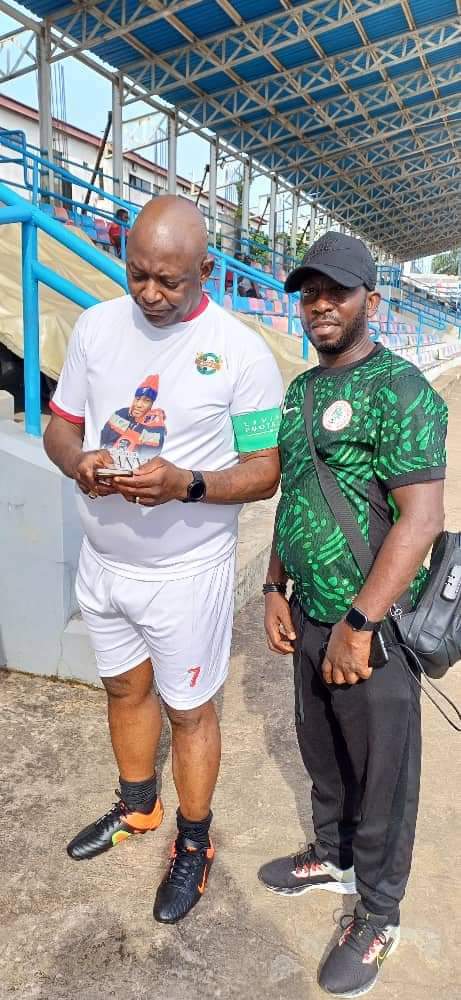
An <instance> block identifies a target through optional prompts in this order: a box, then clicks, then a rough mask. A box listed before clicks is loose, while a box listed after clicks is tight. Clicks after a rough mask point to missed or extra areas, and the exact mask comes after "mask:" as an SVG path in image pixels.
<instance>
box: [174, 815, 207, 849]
mask: <svg viewBox="0 0 461 1000" xmlns="http://www.w3.org/2000/svg"><path fill="white" fill-rule="evenodd" d="M176 818H177V821H178V830H179V832H180V833H183V834H184V836H185V837H189V838H190V839H191V840H195V841H196V842H197V843H198V844H200V846H201V847H208V844H209V837H208V831H209V829H210V826H211V820H212V819H213V813H212V812H211V811H210V812H209V813H208V816H205V819H186V817H185V816H183V815H182V813H181V810H180V809H178V811H177V813H176Z"/></svg>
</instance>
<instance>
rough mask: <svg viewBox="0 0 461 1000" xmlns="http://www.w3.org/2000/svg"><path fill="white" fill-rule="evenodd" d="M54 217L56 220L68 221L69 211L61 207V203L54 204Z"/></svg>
mask: <svg viewBox="0 0 461 1000" xmlns="http://www.w3.org/2000/svg"><path fill="white" fill-rule="evenodd" d="M54 217H55V219H57V220H58V222H69V213H68V211H67V209H66V208H63V207H62V206H61V205H56V208H55V210H54Z"/></svg>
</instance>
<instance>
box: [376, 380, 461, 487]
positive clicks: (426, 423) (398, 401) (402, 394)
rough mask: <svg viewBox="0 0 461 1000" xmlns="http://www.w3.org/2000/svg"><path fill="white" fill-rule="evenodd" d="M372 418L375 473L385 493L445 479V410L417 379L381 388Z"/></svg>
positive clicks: (428, 388) (427, 388) (441, 401)
mask: <svg viewBox="0 0 461 1000" xmlns="http://www.w3.org/2000/svg"><path fill="white" fill-rule="evenodd" d="M376 417H377V441H376V451H375V456H374V470H375V474H376V476H377V477H378V479H380V480H381V481H382V482H383V483H384V485H385V486H386V487H387V489H388V490H393V489H396V488H397V487H399V486H409V485H410V484H413V483H423V482H430V481H431V480H434V479H444V478H445V467H446V453H445V439H446V433H447V418H448V410H447V406H446V404H445V403H444V401H443V399H442V398H441V397H440V396H439V394H438V393H437V392H436V391H435V389H433V388H432V386H431V385H430V384H429V382H427V381H426V379H425V378H424V377H423V376H422V375H419V374H418V373H417V372H415V373H413V372H411V373H409V374H405V375H402V376H401V377H400V378H397V379H395V380H394V381H393V382H392V383H391V385H390V386H385V387H384V388H382V389H380V391H379V393H378V394H377V397H376Z"/></svg>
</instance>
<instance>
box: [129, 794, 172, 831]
mask: <svg viewBox="0 0 461 1000" xmlns="http://www.w3.org/2000/svg"><path fill="white" fill-rule="evenodd" d="M162 819H163V805H162V801H161V799H157V801H156V803H155V806H154V808H153V810H152V812H151V813H140V812H132V813H127V814H126V816H125V823H127V824H128V826H131V827H132V829H133V830H134V831H135V833H146V832H147V830H156V829H157V827H158V826H160V823H161V822H162Z"/></svg>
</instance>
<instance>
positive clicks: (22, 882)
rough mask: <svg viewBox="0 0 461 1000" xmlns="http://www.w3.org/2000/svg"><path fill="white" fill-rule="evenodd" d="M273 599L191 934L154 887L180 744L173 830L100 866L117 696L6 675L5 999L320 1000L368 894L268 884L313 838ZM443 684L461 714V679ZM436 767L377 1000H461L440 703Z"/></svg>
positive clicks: (247, 682)
mask: <svg viewBox="0 0 461 1000" xmlns="http://www.w3.org/2000/svg"><path fill="white" fill-rule="evenodd" d="M448 394H449V405H450V417H451V420H450V442H449V460H450V477H449V483H448V489H447V515H448V525H449V527H451V528H452V529H454V528H456V527H458V528H459V523H460V516H459V515H460V512H461V499H460V495H459V487H458V483H459V472H458V470H460V469H461V388H460V386H459V384H456V385H454V386H452V387H450V389H449V390H448ZM261 612H262V609H261V601H260V600H259V599H257V600H255V601H253V602H252V603H251V604H250V605H248V606H247V608H246V609H245V610H244V611H242V612H241V613H240V615H239V616H238V618H237V622H236V629H235V640H234V653H233V660H232V673H231V679H230V681H229V683H228V685H227V687H226V689H225V692H224V695H223V697H222V699H221V701H220V712H221V717H222V727H223V764H222V772H221V778H220V781H219V785H218V788H217V791H216V796H215V801H214V812H215V822H214V839H215V842H216V846H217V849H218V854H217V860H216V862H215V865H214V868H213V871H212V875H211V878H210V884H209V888H208V890H207V893H206V894H205V897H204V899H203V901H201V903H200V904H199V906H198V907H197V908H196V909H195V910H194V911H193V913H192V914H191V915H190V916H189V918H188V919H187V920H186V921H184V922H183V923H181V924H179V925H178V926H176V927H164V926H161V925H159V924H155V923H154V922H153V921H152V916H151V912H152V900H153V893H154V887H155V886H156V884H157V882H158V881H159V880H160V877H161V875H162V872H163V869H164V864H165V858H166V855H167V851H168V848H169V845H170V842H171V840H172V838H173V833H174V813H175V808H176V797H175V792H174V788H173V785H172V781H171V772H170V763H169V738H168V733H167V731H165V735H164V740H163V742H162V753H161V769H162V778H163V790H162V795H163V799H164V802H165V806H166V810H167V813H166V819H165V822H164V824H163V826H162V827H161V829H160V830H159V831H158V832H157V833H156V834H155V835H147V836H146V837H143V838H137V839H136V840H133V841H131V842H128V843H125V844H122V845H120V846H119V847H118V848H117V849H115V850H113V851H112V852H110V853H109V854H106V855H104V856H103V857H101V858H99V859H95V860H94V861H92V862H89V863H87V864H85V863H82V864H76V863H74V862H71V861H69V860H68V858H67V855H66V853H65V844H66V841H67V840H68V839H69V837H70V836H71V835H72V834H73V833H75V832H76V831H77V830H78V829H79V828H80V827H81V826H83V825H84V823H87V822H88V821H90V820H91V819H93V818H95V817H96V816H97V815H99V814H100V813H101V812H103V811H104V810H105V809H106V808H108V807H109V805H110V803H111V800H112V788H113V787H115V784H116V771H115V768H114V765H113V761H112V755H111V750H110V744H109V739H108V735H107V731H106V723H105V699H104V694H103V693H102V692H100V691H98V690H91V689H87V688H83V687H78V686H72V685H66V684H62V683H58V682H53V681H49V680H45V681H44V680H42V679H40V678H36V677H27V676H24V675H19V674H13V673H11V674H8V673H6V672H0V706H1V716H2V726H1V733H2V737H1V745H2V772H3V773H2V790H3V809H2V820H3V822H2V836H1V841H0V855H1V870H2V872H3V873H4V874H3V877H2V879H1V885H0V905H1V914H2V920H1V923H2V931H1V932H0V934H1V939H2V945H1V948H0V998H1V1000H4V998H10V997H11V998H18V1000H108V998H116V1000H140V998H142V997H149V998H153V997H157V998H159V1000H186V998H187V1000H214V998H216V1000H217V998H219V1000H234V998H235V1000H236V998H238V1000H301V998H302V1000H320V997H322V996H325V994H322V993H321V992H320V990H319V989H318V987H317V985H316V975H317V968H318V964H319V962H320V961H321V959H322V956H323V955H324V954H325V953H326V951H327V949H328V946H329V945H330V943H331V942H332V941H333V939H334V936H335V934H336V924H335V920H337V919H338V918H339V917H340V916H341V914H342V913H343V912H350V910H351V908H352V906H353V902H354V901H353V899H351V898H350V897H349V898H348V897H345V899H344V902H343V899H342V897H340V896H338V897H336V896H333V895H330V894H327V893H325V894H322V893H314V894H310V895H306V896H303V897H301V898H298V899H286V898H283V897H282V898H281V897H278V896H274V895H271V894H270V893H267V892H265V891H264V890H263V888H262V886H261V885H260V884H259V883H258V881H257V879H256V871H257V869H258V866H259V865H260V864H261V863H262V861H264V860H266V859H267V858H269V857H273V856H275V855H277V854H279V853H285V852H289V851H293V850H296V849H297V848H298V846H299V845H301V844H302V843H303V842H304V841H305V840H306V839H309V838H310V836H311V833H312V830H311V826H310V807H309V789H308V785H307V782H306V779H305V775H304V772H303V769H302V766H301V764H300V760H299V757H298V753H297V748H296V741H295V737H294V733H293V726H292V683H291V664H290V662H289V660H286V659H281V658H280V659H279V658H278V657H276V656H273V655H272V654H270V653H269V652H267V651H266V647H265V642H264V638H263V630H262V613H261ZM443 688H444V690H446V692H447V693H448V694H450V695H451V696H452V697H454V698H455V699H456V700H457V702H458V704H459V703H461V671H460V670H459V669H458V670H454V671H452V672H451V676H449V677H447V678H446V680H445V681H444V682H443ZM424 731H425V742H424V746H425V751H424V772H423V786H422V797H421V807H420V818H419V823H418V833H417V844H416V851H415V859H414V867H413V874H412V878H411V881H410V885H409V891H408V895H407V898H406V901H405V903H404V905H403V912H402V944H401V947H400V949H399V950H398V952H397V953H396V955H395V957H393V958H392V959H390V960H389V962H388V963H386V964H385V966H384V969H383V972H382V977H381V979H380V982H379V985H378V986H377V987H376V989H375V991H374V994H373V996H374V997H376V1000H397V998H399V1000H400V998H401V997H405V998H406V1000H434V998H436V997H438V996H443V998H444V1000H460V998H461V986H460V976H459V972H458V967H457V965H456V960H457V958H458V954H459V935H460V931H461V920H460V916H459V911H460V907H459V898H460V897H459V891H460V888H461V885H460V882H461V879H460V865H459V821H460V814H461V808H460V803H459V794H458V787H459V782H458V780H457V779H458V771H459V749H458V748H459V736H457V735H456V734H455V733H454V732H453V731H452V730H451V729H449V728H448V726H447V724H446V723H445V722H444V721H443V720H442V719H441V718H440V716H439V715H438V714H437V713H436V712H435V710H434V709H433V707H432V706H431V705H430V704H427V705H425V709H424Z"/></svg>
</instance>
